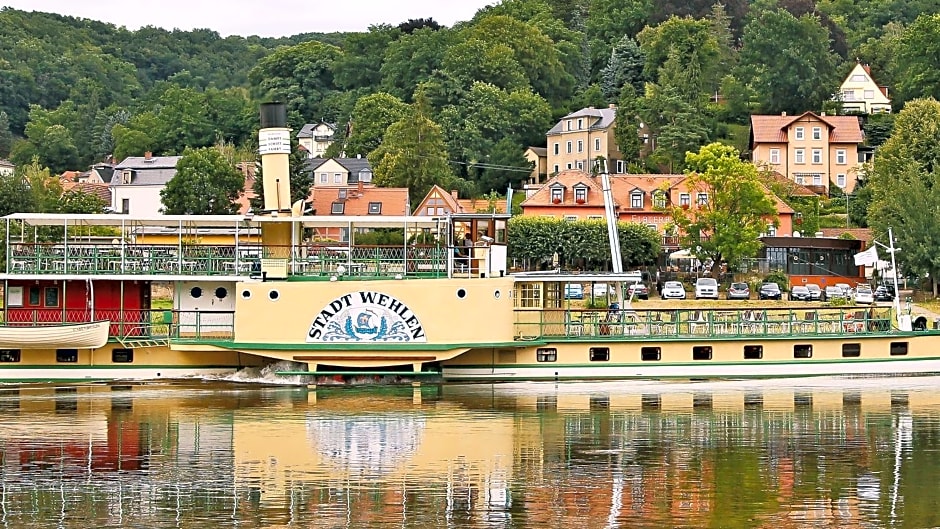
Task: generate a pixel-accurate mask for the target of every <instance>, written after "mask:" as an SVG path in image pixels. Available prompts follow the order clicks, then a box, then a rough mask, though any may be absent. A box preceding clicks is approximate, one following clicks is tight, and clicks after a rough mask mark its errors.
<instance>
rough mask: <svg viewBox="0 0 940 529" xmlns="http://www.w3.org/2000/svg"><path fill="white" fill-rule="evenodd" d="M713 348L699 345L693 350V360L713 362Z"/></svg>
mask: <svg viewBox="0 0 940 529" xmlns="http://www.w3.org/2000/svg"><path fill="white" fill-rule="evenodd" d="M711 359H712V346H710V345H697V346H695V347H693V348H692V360H711Z"/></svg>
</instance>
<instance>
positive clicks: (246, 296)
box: [242, 290, 251, 299]
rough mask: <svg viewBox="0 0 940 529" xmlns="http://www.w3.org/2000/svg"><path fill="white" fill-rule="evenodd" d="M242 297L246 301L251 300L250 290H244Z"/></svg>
mask: <svg viewBox="0 0 940 529" xmlns="http://www.w3.org/2000/svg"><path fill="white" fill-rule="evenodd" d="M242 297H243V298H245V299H251V291H250V290H242Z"/></svg>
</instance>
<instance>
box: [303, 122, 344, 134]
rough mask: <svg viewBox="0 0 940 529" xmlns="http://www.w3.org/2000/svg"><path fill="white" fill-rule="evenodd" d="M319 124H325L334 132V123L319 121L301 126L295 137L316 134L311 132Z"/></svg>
mask: <svg viewBox="0 0 940 529" xmlns="http://www.w3.org/2000/svg"><path fill="white" fill-rule="evenodd" d="M320 125H326V126H327V127H329V128H330V130H331V131H333V132H334V133H335V132H336V125H334V124H332V123H326V122H323V121H321V122H320V123H307V124H305V125H304V126H303V127H301V128H300V131H299V132H297V137H298V138H312V137H314V136H316V134H314V133H313V129H315V128H317V127H319V126H320Z"/></svg>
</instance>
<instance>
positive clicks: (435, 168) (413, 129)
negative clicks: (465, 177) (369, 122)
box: [369, 98, 453, 204]
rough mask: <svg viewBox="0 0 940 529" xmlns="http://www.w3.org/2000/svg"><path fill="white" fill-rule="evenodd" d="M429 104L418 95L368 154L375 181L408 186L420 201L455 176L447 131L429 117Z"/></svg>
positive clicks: (412, 199)
mask: <svg viewBox="0 0 940 529" xmlns="http://www.w3.org/2000/svg"><path fill="white" fill-rule="evenodd" d="M426 105H427V103H426V102H424V100H423V99H420V98H419V100H418V101H416V102H415V104H414V105H413V106H412V111H411V112H410V113H409V115H408V116H406V117H404V118H402V119H400V120H398V121H396V122H395V123H393V124H392V125H391V126H389V127H388V130H387V131H386V133H385V141H383V142H382V145H380V146H379V148H378V149H376V150H374V151H372V153H371V154H369V162H370V163H371V164H372V168H373V172H374V173H375V184H376V185H378V186H383V187H407V188H408V195H409V197H410V199H411V203H412V204H417V203H418V202H420V200H421V198H423V197H424V196H425V195H427V193H428V190H430V189H431V186H433V185H435V184H437V185H443V186H447V183H446V182H447V181H448V180H450V179H452V178H453V172H452V171H451V169H450V164H449V163H448V161H447V149H446V148H445V146H444V134H443V132H442V131H441V127H440V126H439V125H438V124H437V123H435V122H434V121H432V120H431V118H430V117H428V115H427V106H426ZM445 188H446V187H445Z"/></svg>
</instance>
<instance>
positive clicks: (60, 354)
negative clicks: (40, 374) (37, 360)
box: [55, 349, 78, 364]
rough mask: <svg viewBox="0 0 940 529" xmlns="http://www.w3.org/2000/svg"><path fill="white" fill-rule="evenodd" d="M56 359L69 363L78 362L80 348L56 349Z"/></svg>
mask: <svg viewBox="0 0 940 529" xmlns="http://www.w3.org/2000/svg"><path fill="white" fill-rule="evenodd" d="M55 361H56V362H61V363H69V364H74V363H75V362H78V349H56V350H55Z"/></svg>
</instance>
